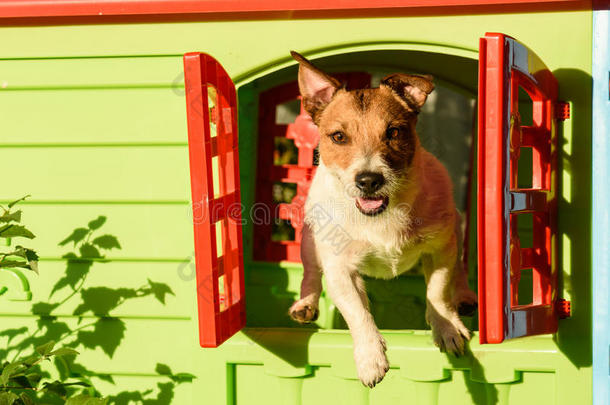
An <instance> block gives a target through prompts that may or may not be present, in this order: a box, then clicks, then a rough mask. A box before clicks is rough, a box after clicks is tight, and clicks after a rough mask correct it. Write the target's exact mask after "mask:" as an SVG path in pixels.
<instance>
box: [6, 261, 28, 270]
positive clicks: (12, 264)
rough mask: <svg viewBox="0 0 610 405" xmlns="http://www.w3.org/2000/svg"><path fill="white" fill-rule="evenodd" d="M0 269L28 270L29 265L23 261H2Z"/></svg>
mask: <svg viewBox="0 0 610 405" xmlns="http://www.w3.org/2000/svg"><path fill="white" fill-rule="evenodd" d="M0 267H5V268H8V267H22V268H24V269H29V268H30V265H29V264H28V263H26V262H24V261H23V260H2V261H0Z"/></svg>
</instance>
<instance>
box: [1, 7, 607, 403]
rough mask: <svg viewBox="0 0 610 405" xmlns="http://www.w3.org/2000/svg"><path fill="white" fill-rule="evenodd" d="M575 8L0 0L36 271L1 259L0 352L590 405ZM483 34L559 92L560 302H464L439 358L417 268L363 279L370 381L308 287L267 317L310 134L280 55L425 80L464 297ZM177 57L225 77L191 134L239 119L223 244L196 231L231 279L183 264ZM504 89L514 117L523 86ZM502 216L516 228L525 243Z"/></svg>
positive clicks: (200, 378) (182, 102)
mask: <svg viewBox="0 0 610 405" xmlns="http://www.w3.org/2000/svg"><path fill="white" fill-rule="evenodd" d="M466 3H467V4H466ZM593 14H594V5H593V4H592V3H591V2H587V1H567V0H564V1H541V0H539V1H529V0H520V1H514V2H511V1H500V0H497V1H496V0H485V1H484V0H479V1H466V2H457V1H442V0H438V1H432V0H429V1H425V0H421V1H415V2H408V1H390V0H384V1H379V2H366V1H357V0H348V1H334V0H328V1H326V2H322V1H312V2H300V1H292V0H290V1H284V2H273V1H263V0H260V1H244V2H240V1H235V0H227V1H222V0H218V1H211V2H188V1H175V2H172V1H141V2H136V1H121V2H115V1H101V2H94V1H81V2H70V1H63V0H56V1H39V2H30V1H24V2H19V1H11V2H6V3H5V4H2V3H0V125H1V126H0V134H1V135H0V151H1V156H2V158H1V160H0V161H1V162H2V163H3V168H4V170H3V173H4V175H3V176H2V182H1V183H0V184H2V188H1V196H0V200H2V202H0V204H2V205H5V204H6V203H8V202H9V201H11V200H14V199H16V198H19V197H21V196H24V195H31V197H29V198H28V199H26V200H25V201H22V202H21V203H20V206H21V209H22V210H23V221H24V222H25V223H27V224H28V227H29V228H30V229H31V230H32V232H33V233H34V234H36V238H35V239H33V240H32V241H31V242H29V245H31V246H32V247H33V248H34V249H35V250H36V251H37V252H38V254H39V255H40V263H39V266H38V267H39V274H38V275H36V274H34V273H33V272H27V271H22V272H20V271H18V270H14V271H13V272H11V274H10V275H8V276H7V275H6V274H4V275H2V274H0V287H3V286H4V288H3V289H1V290H0V322H1V326H0V361H3V360H4V359H5V358H6V359H7V360H8V359H12V358H14V357H15V356H18V355H20V354H21V353H22V352H23V353H24V354H25V353H26V352H28V351H31V350H32V347H33V346H36V345H39V344H42V343H44V342H45V341H46V340H50V339H53V340H56V341H58V342H61V343H62V344H64V345H67V346H69V347H72V348H74V349H76V350H77V351H78V352H79V353H80V354H79V355H78V356H77V357H76V359H72V358H71V357H67V358H66V360H61V361H56V362H55V363H49V364H48V366H47V365H45V366H44V367H48V371H47V372H48V373H49V377H48V378H50V379H51V380H53V379H58V378H60V379H61V378H77V379H80V380H79V381H81V380H82V381H88V382H89V383H90V384H91V385H92V386H93V387H95V389H93V388H90V392H91V393H92V394H93V395H101V396H105V397H108V398H110V403H116V404H131V403H133V404H140V403H142V404H159V405H161V404H170V403H171V404H179V405H186V404H206V405H208V404H209V405H216V404H239V405H243V404H280V405H284V404H333V405H335V404H350V405H351V404H371V405H374V404H452V405H453V404H464V405H466V404H477V405H483V404H486V405H491V404H511V405H516V404H519V405H522V404H536V405H541V404H566V405H567V404H569V405H574V404H590V403H592V401H593V388H592V386H593V374H592V365H593V356H592V350H593V349H592V344H593V343H592V342H593V336H592V322H593V321H592V313H593V312H592V298H591V290H592V282H591V279H592V268H593V267H592V264H591V263H592V240H591V230H592V215H591V205H592V198H591V195H592V186H591V182H592V171H591V167H592V162H591V159H592V151H591V149H592V137H591V133H592V89H593V85H592V76H591V75H592V60H593ZM488 32H494V33H503V34H506V35H509V36H510V37H512V38H514V39H516V40H518V41H519V42H520V43H521V44H524V45H526V46H527V47H528V48H529V49H530V50H532V51H533V52H535V54H536V55H537V56H538V57H539V58H540V60H541V61H543V62H544V64H545V65H546V66H547V67H548V70H549V71H550V72H552V75H553V76H554V77H555V78H556V81H557V83H558V91H559V94H558V99H559V100H562V101H564V105H565V106H566V108H568V107H569V116H568V115H567V114H566V115H565V116H564V117H562V118H563V121H561V122H560V123H558V124H557V139H558V141H557V148H558V149H557V183H558V195H557V200H556V202H557V207H556V208H557V232H556V234H555V235H554V243H556V246H557V251H556V252H557V256H556V263H555V265H556V269H557V279H558V284H557V286H556V296H555V295H554V297H555V298H557V299H559V298H560V299H561V300H562V301H561V302H562V303H568V302H569V303H570V304H571V312H570V313H569V314H568V313H567V311H566V313H565V314H563V315H564V317H565V319H559V320H558V321H557V320H556V325H557V331H556V333H547V334H537V335H532V336H521V335H524V334H525V335H527V334H528V333H527V332H525V333H520V334H515V335H514V336H521V337H518V338H514V339H509V338H507V339H504V340H503V341H502V342H501V343H485V344H482V343H479V334H478V332H477V331H478V317H477V316H475V317H472V318H464V320H465V322H466V325H467V326H468V327H469V328H471V329H472V330H473V331H475V333H474V337H473V339H472V340H471V341H470V343H469V350H468V353H467V355H465V356H462V357H459V358H456V357H453V356H450V355H447V354H445V353H440V352H439V350H438V349H437V348H436V347H435V346H434V344H433V342H432V339H431V334H430V331H429V327H428V326H427V325H426V323H425V320H424V309H425V283H424V280H423V277H422V276H421V275H418V274H417V273H416V272H414V273H413V274H408V275H405V276H401V277H399V278H398V279H396V280H393V281H380V280H367V289H368V292H369V298H370V301H371V307H372V313H373V316H374V317H375V320H376V322H377V325H378V326H379V328H380V329H381V330H382V334H383V336H384V337H385V339H386V340H387V343H388V351H387V354H388V359H389V361H390V365H391V369H390V371H389V372H388V374H387V376H386V377H385V379H384V380H383V381H382V382H381V383H380V384H379V385H378V386H377V387H375V388H374V389H369V388H367V387H364V386H363V385H362V384H361V383H360V382H359V380H358V379H357V375H356V370H355V366H354V360H353V354H352V339H351V337H350V334H349V331H348V330H347V328H346V325H345V322H344V321H343V319H342V318H341V316H340V314H339V313H338V311H337V310H336V309H335V308H334V306H333V304H332V302H331V301H330V299H329V298H327V297H325V296H324V294H323V295H322V298H321V302H320V305H321V308H320V310H321V313H320V317H319V319H318V320H317V321H316V322H315V323H314V324H310V325H306V326H303V325H298V324H296V323H295V322H293V321H292V320H291V319H290V317H289V316H288V308H289V307H290V305H291V304H292V303H293V302H294V300H295V298H297V297H298V295H299V288H300V282H301V278H302V266H301V264H300V263H299V261H298V249H299V229H298V227H295V224H294V223H291V221H290V212H288V211H289V207H290V206H291V205H290V204H294V203H295V201H296V202H298V201H299V199H303V198H305V196H306V186H307V182H306V179H307V178H308V177H307V176H310V175H311V168H312V167H313V166H314V165H315V159H316V150H315V143H313V144H312V143H311V142H310V143H307V142H305V143H304V141H303V139H300V138H298V136H297V135H294V131H298V128H297V127H298V120H299V117H300V114H301V113H302V112H301V111H300V104H299V100H298V89H297V85H296V77H297V64H296V62H295V61H294V60H293V59H292V58H291V57H290V54H289V51H290V50H297V51H298V52H301V53H302V54H303V55H305V56H306V57H307V58H309V59H310V60H312V61H314V62H315V63H316V64H318V65H319V66H320V67H322V68H323V69H324V70H326V71H329V72H331V73H333V74H336V75H337V77H339V78H341V79H342V80H344V81H346V82H348V83H352V84H353V85H362V86H369V85H372V86H376V85H377V84H378V82H379V79H380V78H381V77H383V76H384V75H386V74H388V73H390V72H416V73H429V74H432V75H433V76H434V77H435V83H436V85H437V88H436V91H435V93H433V95H432V96H431V98H430V102H429V103H428V104H427V105H426V108H425V109H424V111H422V114H421V115H420V119H419V121H420V122H419V123H418V128H419V134H420V136H421V138H422V143H423V144H424V145H425V147H426V148H427V149H428V150H430V151H431V152H432V153H434V154H435V155H436V156H438V157H439V158H440V159H441V160H442V161H443V163H444V164H445V165H446V166H447V167H448V169H449V171H450V173H451V176H452V180H453V182H454V187H455V190H454V196H455V198H456V202H457V205H458V208H459V209H460V211H461V212H462V213H463V214H464V229H465V230H466V231H467V237H466V249H465V252H466V253H465V257H464V260H465V261H466V263H467V264H468V268H469V274H470V281H471V287H472V288H473V289H475V290H476V289H477V286H480V285H481V284H480V283H478V282H477V281H478V277H477V268H478V266H477V248H478V247H479V244H480V243H479V241H478V240H477V239H478V238H477V215H476V214H475V213H476V210H477V195H478V192H477V176H478V174H479V168H478V166H479V165H478V164H477V128H478V126H479V123H478V120H477V110H478V107H479V105H478V102H479V101H478V100H479V90H480V88H479V57H480V54H479V43H480V38H483V37H485V36H486V33H488ZM192 52H203V53H205V54H207V55H211V56H212V57H213V58H214V60H215V61H217V63H218V67H214V69H217V70H216V71H217V72H221V71H220V70H219V69H223V71H224V72H226V74H227V76H226V77H227V78H228V79H227V80H229V81H227V82H226V83H225V82H223V83H225V84H218V88H215V87H214V88H212V87H210V88H209V89H208V91H207V94H204V97H206V98H207V101H206V102H205V103H204V104H203V105H207V106H208V107H209V108H208V109H206V111H205V113H206V114H207V115H206V117H209V120H210V122H211V124H210V123H208V125H209V129H208V130H209V131H211V132H213V134H212V136H214V134H215V132H216V131H220V130H219V129H218V128H217V127H216V125H215V123H217V122H218V121H219V120H220V118H219V117H222V116H223V114H225V115H224V119H226V120H228V122H231V120H232V122H233V124H234V125H235V127H234V128H235V129H236V131H237V130H238V136H237V134H235V138H234V139H235V140H236V141H237V143H236V144H234V145H228V146H227V145H224V146H222V147H224V148H229V149H231V148H232V149H233V150H235V151H238V152H239V161H238V162H233V163H238V166H239V170H238V171H237V173H238V175H239V176H238V177H239V184H240V188H239V191H240V193H238V196H240V200H237V199H236V200H232V202H240V203H241V216H242V222H241V232H242V237H241V238H239V243H238V245H239V248H236V249H237V250H236V251H235V252H233V253H232V252H223V248H224V247H225V246H224V245H223V244H222V242H221V240H222V239H223V237H222V235H223V233H222V232H224V231H222V230H221V228H220V227H216V231H217V232H218V233H217V235H218V238H216V242H215V243H217V245H216V246H214V249H215V252H216V253H217V256H221V255H222V254H225V257H229V255H231V256H230V257H232V258H233V259H234V260H235V262H234V265H235V266H237V262H238V261H239V263H241V265H240V266H241V267H240V266H237V268H238V269H239V270H240V274H238V273H235V278H233V280H231V277H230V276H228V275H227V276H226V277H225V276H222V277H220V278H219V281H218V282H217V281H216V279H213V280H211V281H209V282H208V280H202V279H201V278H200V279H199V281H198V280H197V277H196V273H197V272H199V271H200V270H201V269H200V268H197V266H200V265H201V263H203V262H201V261H199V259H198V257H199V256H197V257H196V254H195V238H194V236H193V223H195V224H198V223H201V221H204V220H205V219H202V215H204V216H205V213H204V212H203V213H202V210H201V207H198V206H197V204H192V203H191V170H190V167H189V140H188V137H189V128H188V127H187V121H188V124H189V125H188V126H191V125H190V124H191V121H189V120H192V119H193V118H192V116H187V109H192V108H194V107H193V106H192V105H189V103H188V101H189V100H190V101H193V99H189V98H188V97H187V96H188V83H187V88H186V90H185V74H186V76H187V81H188V80H189V79H188V77H189V76H188V75H189V72H186V71H185V66H186V65H185V64H184V62H183V55H184V54H187V53H192ZM215 66H216V65H215ZM220 66H221V67H220ZM218 75H219V77H220V75H221V74H220V73H218ZM230 82H232V83H233V84H230ZM233 85H234V87H235V92H236V98H234V99H233V98H232V97H231V91H232V90H231V86H233ZM200 87H201V86H200ZM606 87H607V85H606ZM210 89H211V90H210ZM197 102H199V103H201V99H199V100H198V101H197ZM518 103H519V106H520V109H521V107H523V111H524V112H523V113H522V116H521V120H522V122H527V121H531V120H532V117H531V105H532V104H531V103H532V101H531V100H530V99H529V98H528V96H527V94H526V93H523V94H520V96H519V102H518ZM198 105H199V104H198ZM528 106H529V110H528ZM527 111H530V114H529V115H528V113H527ZM200 112H202V111H200ZM189 114H192V112H190V113H189ZM226 114H228V118H227V115H226ZM231 114H233V115H231ZM295 128H297V129H295ZM225 129H226V128H225ZM190 130H192V128H190ZM291 131H292V132H291ZM218 142H220V141H218ZM299 142H300V143H299ZM214 145H216V143H215V144H214ZM191 147H192V145H191ZM214 147H215V148H216V147H217V148H221V146H220V144H218V145H217V146H214ZM191 158H192V156H191ZM532 159H533V158H532V154H531V151H530V152H529V154H528V153H527V152H524V153H523V154H522V155H521V158H520V160H519V169H520V170H522V171H523V172H527V171H528V170H530V171H531V170H532V169H531V166H532ZM220 164H221V165H222V162H220ZM218 165H219V162H218V161H217V160H215V161H214V162H212V165H211V167H213V173H211V177H210V179H212V182H213V183H214V184H215V186H214V188H215V189H216V190H218V187H219V185H218V181H219V180H218V177H219V170H220V169H219V168H218ZM234 167H237V165H235V166H234ZM525 177H527V176H523V178H525ZM530 177H531V175H530ZM520 186H521V187H528V186H529V187H531V186H532V185H531V184H530V185H528V184H523V185H521V184H520ZM227 202H228V200H227ZM261 207H274V208H275V210H265V209H262V208H261ZM287 210H288V211H287ZM523 217H524V219H523V221H521V220H520V221H519V223H518V224H517V225H516V227H515V229H516V230H515V232H518V234H519V235H520V238H521V243H522V244H526V243H528V240H529V241H530V242H529V243H531V240H532V238H533V235H532V234H533V231H532V229H533V225H532V218H531V217H527V216H523ZM293 222H294V221H293ZM517 228H518V229H517ZM237 236H238V235H232V236H231V237H232V238H234V237H237ZM534 237H535V236H534ZM212 240H214V238H213V239H212ZM12 243H13V244H16V243H17V244H18V243H21V242H20V241H17V240H13V241H12ZM198 243H199V242H198ZM201 243H203V242H201ZM208 244H209V243H208ZM209 249H212V247H211V246H209ZM198 254H199V252H198ZM214 259H215V260H216V257H215V258H214ZM233 259H232V260H233ZM227 260H228V259H227ZM242 269H243V273H241V270H242ZM532 273H533V272H532V271H531V270H530V271H529V272H528V271H522V272H521V277H520V279H518V280H517V284H518V285H519V291H522V294H520V295H519V297H518V301H519V302H518V304H519V305H526V304H529V303H532V300H533V299H534V298H533V297H532V284H533V283H535V280H534V278H535V276H534V275H533V274H532ZM240 277H241V279H240ZM240 280H241V281H243V283H242V286H243V291H242V292H243V294H245V295H242V296H241V297H240V305H241V307H240V308H241V310H240V311H238V313H237V315H234V316H236V317H237V320H235V319H233V321H235V322H234V323H236V324H238V325H240V327H239V328H237V329H241V330H239V331H237V333H235V334H232V332H233V330H232V329H231V328H229V329H224V330H223V331H220V332H218V333H219V334H220V335H222V339H220V341H219V342H218V345H217V346H218V347H215V348H211V347H201V345H200V341H199V338H200V324H199V319H200V317H201V316H203V315H202V314H201V313H199V311H200V310H201V308H202V305H204V306H205V305H207V306H211V307H212V308H216V309H217V311H220V312H222V311H224V310H226V309H227V308H229V306H230V301H231V300H232V299H233V298H232V297H227V296H226V294H225V292H226V290H227V289H229V290H231V288H232V289H233V293H235V291H236V290H239V281H240ZM233 282H235V285H234V286H230V285H229V284H230V283H233ZM210 283H211V284H210ZM215 283H216V284H215ZM212 284H214V285H212ZM210 291H213V292H215V294H216V295H214V294H212V295H210V294H211V293H210V294H208V293H209V292H210ZM528 291H529V292H528ZM481 293H482V291H479V294H481ZM223 294H225V295H223ZM554 294H555V293H554ZM198 295H199V297H198ZM219 295H220V296H222V297H224V298H222V299H221V301H220V302H216V303H214V302H211V301H206V300H207V299H208V298H206V297H209V296H211V297H215V296H216V297H217V296H219ZM244 297H245V298H244ZM198 298H199V302H198ZM244 299H245V301H244ZM204 301H206V302H204ZM202 302H203V304H202ZM225 312H226V311H225ZM568 315H569V316H568ZM219 319H220V318H219ZM530 321H531V323H532V324H531V325H528V328H529V327H531V330H537V325H535V322H537V321H536V319H534V318H532V319H530ZM218 322H220V326H218V327H219V328H220V329H222V328H225V325H224V324H222V322H223V321H218ZM240 322H245V327H243V328H241V324H240ZM233 329H235V328H233ZM528 330H530V329H528ZM220 335H219V336H220ZM225 338H226V340H225ZM223 340H224V341H223ZM212 346H214V345H212ZM603 361H604V362H605V363H606V365H607V363H608V361H607V358H605V359H603ZM607 377H608V375H607V372H606V375H605V378H606V379H607ZM603 381H606V382H602V384H607V380H603ZM49 398H51V397H49ZM54 401H55V402H53V400H51V399H49V402H48V403H63V402H61V401H59V402H57V401H58V400H57V399H56V400H54ZM603 401H604V400H600V401H599V402H598V403H599V404H603V403H606V402H603ZM45 403H46V402H45Z"/></svg>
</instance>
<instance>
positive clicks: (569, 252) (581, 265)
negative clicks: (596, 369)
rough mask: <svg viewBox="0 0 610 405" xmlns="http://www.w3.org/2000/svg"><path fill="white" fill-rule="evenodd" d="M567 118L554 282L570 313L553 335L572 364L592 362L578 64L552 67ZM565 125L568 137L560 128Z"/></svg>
mask: <svg viewBox="0 0 610 405" xmlns="http://www.w3.org/2000/svg"><path fill="white" fill-rule="evenodd" d="M553 74H554V75H555V77H556V78H557V80H558V81H559V83H560V86H559V91H560V95H559V98H560V99H561V100H563V101H568V102H570V105H571V112H570V118H569V119H568V120H566V121H565V122H564V124H563V125H560V126H559V131H558V136H559V137H558V139H559V172H560V174H561V176H560V177H559V178H560V181H559V195H560V196H562V197H563V198H560V200H559V214H558V220H559V224H558V227H559V233H558V236H557V237H558V242H559V246H560V247H561V249H560V250H559V256H558V257H559V259H558V261H559V263H558V268H559V269H560V270H559V272H560V273H559V282H560V284H559V288H558V291H562V290H563V291H565V292H566V294H567V296H566V297H563V298H566V299H568V300H570V301H571V304H572V316H571V318H569V319H565V320H561V321H560V322H559V332H558V333H557V334H556V335H555V340H556V342H557V345H558V346H559V349H560V350H561V351H562V352H563V353H564V354H565V355H566V357H567V358H568V359H570V361H571V362H572V364H574V365H575V366H576V367H579V368H580V367H589V366H591V362H592V359H591V350H592V347H591V336H592V328H591V272H592V268H591V176H592V173H591V167H592V161H591V129H592V127H591V99H592V98H591V97H592V94H591V92H592V80H593V79H592V78H591V76H590V75H589V74H588V73H586V72H583V71H581V70H577V69H558V70H556V71H554V72H553ZM568 126H570V127H571V128H572V131H571V133H572V136H571V139H570V140H567V139H566V138H565V137H564V136H563V130H564V129H566V128H568Z"/></svg>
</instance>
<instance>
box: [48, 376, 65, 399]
mask: <svg viewBox="0 0 610 405" xmlns="http://www.w3.org/2000/svg"><path fill="white" fill-rule="evenodd" d="M42 391H47V392H52V393H54V394H57V395H59V396H60V397H62V398H63V397H65V396H66V394H67V392H66V387H65V386H64V384H63V383H62V382H61V381H58V380H55V381H53V382H45V383H44V384H42Z"/></svg>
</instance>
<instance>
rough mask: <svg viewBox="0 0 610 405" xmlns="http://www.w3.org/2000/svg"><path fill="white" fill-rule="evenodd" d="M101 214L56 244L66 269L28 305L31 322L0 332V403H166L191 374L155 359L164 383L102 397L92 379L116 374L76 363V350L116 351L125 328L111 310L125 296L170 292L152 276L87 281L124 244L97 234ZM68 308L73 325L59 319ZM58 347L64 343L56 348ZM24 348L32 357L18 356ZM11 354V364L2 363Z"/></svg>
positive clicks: (110, 353) (163, 295) (109, 353)
mask: <svg viewBox="0 0 610 405" xmlns="http://www.w3.org/2000/svg"><path fill="white" fill-rule="evenodd" d="M14 204H15V203H11V205H10V206H9V210H10V208H11V207H12V206H13V205H14ZM4 215H6V216H9V215H13V216H14V218H15V219H17V220H20V219H21V214H20V213H19V214H17V213H10V212H9V211H8V210H5V214H4ZM106 219H107V218H106V217H105V216H98V217H97V218H95V219H93V220H91V221H89V222H88V223H87V224H86V226H83V227H79V228H76V229H74V230H73V231H72V232H71V233H70V235H68V236H67V237H66V238H65V239H63V240H62V241H61V242H59V246H64V247H68V248H71V249H70V251H68V252H67V253H65V254H64V255H63V260H65V262H66V268H65V271H64V272H62V273H61V274H60V276H59V278H58V279H57V281H56V282H55V284H54V285H53V287H52V289H51V292H50V295H49V298H48V299H47V300H46V301H38V302H34V303H33V304H32V306H31V309H30V311H31V313H32V315H35V316H36V326H35V327H34V328H28V327H27V326H23V327H19V328H14V329H5V330H0V338H6V339H7V346H6V348H4V349H2V348H0V405H29V404H49V405H54V404H67V405H99V404H108V405H111V404H112V405H127V404H146V405H149V404H150V405H153V404H154V405H168V404H171V401H172V399H173V397H174V389H175V387H176V386H177V385H179V384H183V383H188V382H191V381H192V380H193V378H195V376H193V375H192V374H189V373H173V372H172V371H171V369H170V368H169V366H167V365H165V364H160V363H158V364H157V365H156V368H155V370H154V373H155V375H157V376H158V377H159V378H160V379H162V380H165V381H164V382H159V383H157V389H156V390H154V389H147V390H144V391H122V392H119V393H117V394H115V395H106V396H104V395H102V394H101V393H100V391H99V390H98V389H97V388H96V384H97V383H98V382H99V381H104V382H109V383H112V384H114V379H113V377H112V376H111V375H109V374H104V373H98V372H95V371H94V370H92V369H91V368H89V367H87V366H86V365H83V364H81V363H79V362H77V354H78V353H83V352H85V351H87V350H95V349H101V350H102V351H103V352H104V353H105V354H106V355H107V356H108V357H109V358H112V357H113V356H114V354H115V351H116V349H117V348H118V346H119V345H120V343H121V341H122V340H123V337H124V335H125V332H126V330H127V326H126V325H125V323H124V322H123V321H122V320H121V318H119V317H116V316H114V315H113V311H114V310H115V309H116V308H118V307H119V306H121V305H123V304H124V303H125V302H126V301H128V300H132V299H141V298H144V297H150V298H153V299H155V300H156V301H158V302H159V303H161V304H163V305H165V302H166V300H167V297H168V296H170V295H174V293H173V291H172V289H171V288H170V287H169V286H168V285H167V284H164V283H159V282H154V281H152V280H150V279H147V280H146V282H145V283H144V284H143V285H142V286H140V287H138V288H125V287H119V288H112V287H108V286H88V285H87V277H88V275H89V272H90V271H91V270H92V268H94V266H96V265H101V264H104V263H109V262H111V261H112V260H111V259H108V258H107V257H106V254H107V253H108V252H110V251H112V250H118V249H122V246H121V244H120V242H119V240H118V238H117V237H116V236H114V235H110V234H106V233H101V228H102V227H103V225H104V224H105V223H106ZM0 229H3V228H0ZM24 229H25V228H24ZM26 231H27V230H26ZM27 232H29V231H27ZM29 234H31V232H29ZM26 237H27V236H26ZM32 237H33V234H32ZM28 250H29V251H31V250H30V249H28ZM18 257H21V258H22V262H23V263H22V264H23V266H20V267H24V268H31V269H34V268H36V267H35V266H34V267H32V266H31V264H30V263H25V260H27V257H23V256H18ZM26 265H29V266H30V267H26ZM0 271H2V269H0ZM113 282H116V280H113ZM67 308H73V309H72V315H73V316H76V317H77V318H76V319H77V321H76V323H74V322H73V321H71V319H73V318H71V317H65V316H62V313H65V311H66V310H68V309H67ZM59 344H61V345H62V347H61V348H59V349H55V350H54V348H55V346H57V345H59ZM28 351H30V352H32V354H31V355H27V356H22V353H26V352H28ZM9 357H11V358H12V361H4V362H3V360H2V359H8V358H9Z"/></svg>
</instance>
